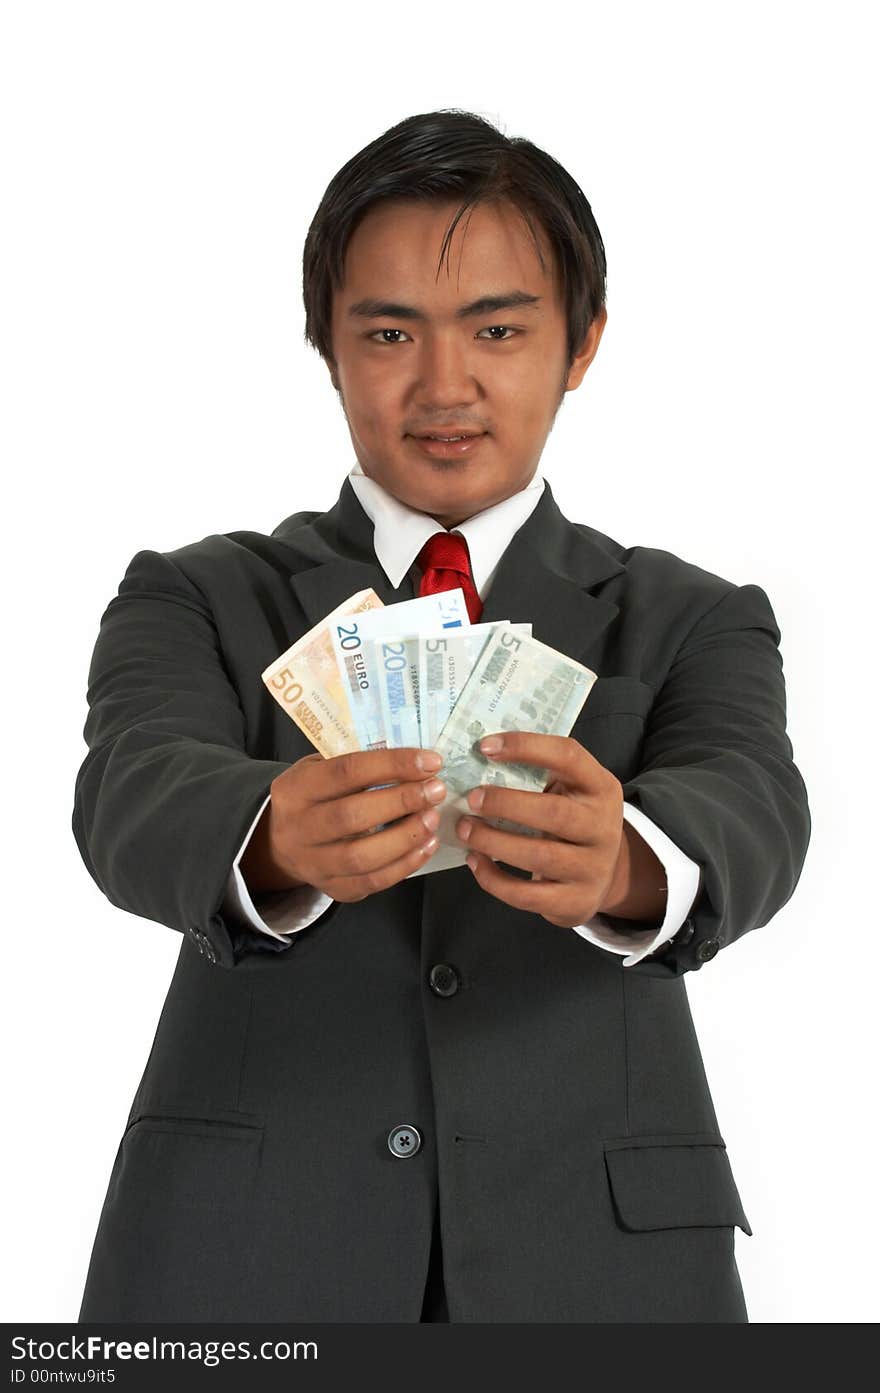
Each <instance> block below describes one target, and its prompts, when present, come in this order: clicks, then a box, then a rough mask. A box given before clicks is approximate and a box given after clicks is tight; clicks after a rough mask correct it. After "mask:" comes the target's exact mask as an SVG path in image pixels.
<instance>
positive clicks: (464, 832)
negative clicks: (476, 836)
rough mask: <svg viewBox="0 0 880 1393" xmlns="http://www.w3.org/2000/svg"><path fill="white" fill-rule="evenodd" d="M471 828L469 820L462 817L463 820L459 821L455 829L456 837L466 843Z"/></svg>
mask: <svg viewBox="0 0 880 1393" xmlns="http://www.w3.org/2000/svg"><path fill="white" fill-rule="evenodd" d="M472 827H473V823H472V822H471V820H470V818H467V817H463V818H462V819H461V821H460V822H459V824H458V826H457V827H456V829H455V830H456V832H457V833H458V836H459V838H460V840H461V841H463V842H466V841H467V839H468V837H469V836H470V835H471V828H472Z"/></svg>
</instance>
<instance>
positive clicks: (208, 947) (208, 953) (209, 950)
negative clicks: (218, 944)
mask: <svg viewBox="0 0 880 1393" xmlns="http://www.w3.org/2000/svg"><path fill="white" fill-rule="evenodd" d="M204 952H205V957H206V958H207V959H208V962H209V963H215V962H216V961H217V954H216V953H215V952H214V945H213V943H210V942H209V940H208V939H207V938H206V939H205V948H204Z"/></svg>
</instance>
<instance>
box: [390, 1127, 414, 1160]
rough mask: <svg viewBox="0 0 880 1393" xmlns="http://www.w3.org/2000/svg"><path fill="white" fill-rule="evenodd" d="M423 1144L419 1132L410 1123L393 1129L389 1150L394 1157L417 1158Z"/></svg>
mask: <svg viewBox="0 0 880 1393" xmlns="http://www.w3.org/2000/svg"><path fill="white" fill-rule="evenodd" d="M421 1144H422V1139H421V1137H420V1136H419V1134H418V1131H417V1130H416V1128H415V1127H410V1126H409V1125H408V1123H403V1124H402V1125H401V1126H400V1127H393V1128H392V1130H391V1131H390V1132H389V1133H388V1149H389V1151H390V1152H391V1154H392V1156H415V1154H416V1152H417V1151H418V1149H419V1147H420V1146H421Z"/></svg>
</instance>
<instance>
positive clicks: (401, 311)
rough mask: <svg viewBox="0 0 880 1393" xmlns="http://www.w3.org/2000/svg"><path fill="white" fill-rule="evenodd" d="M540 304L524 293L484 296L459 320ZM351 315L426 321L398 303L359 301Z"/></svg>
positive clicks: (420, 313)
mask: <svg viewBox="0 0 880 1393" xmlns="http://www.w3.org/2000/svg"><path fill="white" fill-rule="evenodd" d="M540 300H541V296H540V295H528V294H527V293H526V291H524V290H511V291H509V292H508V294H506V295H482V296H481V297H480V299H479V300H473V301H471V303H470V304H469V305H462V306H461V307H460V309H457V310H456V311H455V317H456V319H472V318H474V317H475V316H477V315H484V314H494V313H495V311H496V310H512V309H531V308H533V307H534V306H535V305H537V304H538V303H539V302H540ZM348 313H349V315H352V316H355V317H357V318H359V319H427V317H428V316H427V315H426V314H424V313H423V311H422V310H419V309H416V307H415V306H414V305H400V304H398V303H397V301H396V300H374V299H366V300H358V301H357V303H356V304H354V305H350V306H349V310H348Z"/></svg>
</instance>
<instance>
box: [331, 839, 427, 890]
mask: <svg viewBox="0 0 880 1393" xmlns="http://www.w3.org/2000/svg"><path fill="white" fill-rule="evenodd" d="M369 840H372V838H370V839H369ZM438 845H439V843H438V841H437V838H436V837H434V838H433V840H432V841H429V842H425V843H423V844H422V845H421V846H416V847H411V848H410V850H409V851H407V852H405V853H404V855H403V856H399V857H398V858H397V860H396V861H390V862H389V863H388V864H387V865H385V866H381V867H379V868H378V869H377V870H373V871H367V872H365V873H364V874H362V875H354V876H333V877H330V878H329V879H327V880H326V881H324V882H322V884H321V887H320V888H321V889H323V890H325V891H326V893H327V894H328V895H332V896H333V898H334V899H335V900H341V901H343V902H344V903H346V904H350V903H352V902H355V901H357V900H364V899H366V897H367V896H368V895H375V894H377V893H378V891H380V890H387V889H389V887H390V886H392V885H396V884H397V882H398V881H399V880H403V879H405V877H406V876H408V875H412V873H413V871H417V870H418V869H419V867H420V866H423V865H424V864H425V862H426V861H427V860H429V859H430V857H431V856H433V855H434V852H435V851H436V850H437V847H438Z"/></svg>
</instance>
